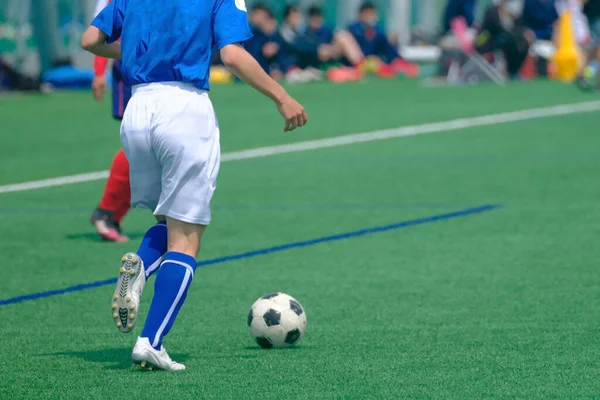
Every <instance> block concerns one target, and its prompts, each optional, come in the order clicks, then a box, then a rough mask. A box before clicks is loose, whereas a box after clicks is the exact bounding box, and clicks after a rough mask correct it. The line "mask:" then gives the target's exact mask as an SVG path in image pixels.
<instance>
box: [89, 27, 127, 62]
mask: <svg viewBox="0 0 600 400" xmlns="http://www.w3.org/2000/svg"><path fill="white" fill-rule="evenodd" d="M106 39H108V36H106V34H105V33H104V32H102V31H101V30H100V29H98V28H97V27H95V26H90V27H89V28H87V30H86V31H85V32H84V33H83V36H82V37H81V47H82V48H83V49H84V50H87V51H89V52H90V53H92V54H95V55H97V56H100V57H106V58H114V59H117V60H120V59H121V43H119V42H114V43H110V44H109V43H106Z"/></svg>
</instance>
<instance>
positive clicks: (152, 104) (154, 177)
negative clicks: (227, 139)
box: [121, 82, 221, 225]
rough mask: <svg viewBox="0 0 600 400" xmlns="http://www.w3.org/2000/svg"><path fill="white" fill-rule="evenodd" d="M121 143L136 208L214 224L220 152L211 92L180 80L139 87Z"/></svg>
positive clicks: (125, 122) (135, 88) (194, 221)
mask: <svg viewBox="0 0 600 400" xmlns="http://www.w3.org/2000/svg"><path fill="white" fill-rule="evenodd" d="M121 143H122V144H123V150H125V155H126V156H127V159H128V160H129V171H130V180H131V205H132V206H133V207H141V208H148V209H151V210H153V211H154V215H164V216H168V217H171V218H173V219H176V220H179V221H184V222H188V223H192V224H200V225H208V224H209V222H210V201H211V199H212V196H213V194H214V192H215V188H216V180H217V175H218V173H219V163H220V152H221V149H220V144H219V127H218V123H217V119H216V116H215V112H214V109H213V106H212V103H211V101H210V99H209V97H208V93H207V92H205V91H202V90H199V89H196V88H195V87H194V86H192V85H189V84H184V83H179V82H162V83H150V84H145V85H136V86H134V87H133V96H132V97H131V100H130V101H129V104H128V105H127V109H126V111H125V115H124V116H123V123H122V125H121Z"/></svg>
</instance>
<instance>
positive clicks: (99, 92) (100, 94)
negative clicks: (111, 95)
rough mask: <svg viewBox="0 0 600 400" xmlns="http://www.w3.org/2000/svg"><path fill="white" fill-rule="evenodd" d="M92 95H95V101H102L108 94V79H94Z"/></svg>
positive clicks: (100, 77)
mask: <svg viewBox="0 0 600 400" xmlns="http://www.w3.org/2000/svg"><path fill="white" fill-rule="evenodd" d="M92 93H93V94H94V99H96V100H97V101H102V99H103V98H104V94H105V93H106V77H104V76H96V77H95V78H94V80H93V81H92Z"/></svg>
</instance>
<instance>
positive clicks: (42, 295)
mask: <svg viewBox="0 0 600 400" xmlns="http://www.w3.org/2000/svg"><path fill="white" fill-rule="evenodd" d="M500 207H501V205H498V204H486V205H482V206H477V207H471V208H466V209H463V210H459V211H453V212H449V213H445V214H438V215H433V216H429V217H423V218H418V219H412V220H408V221H403V222H398V223H395V224H390V225H383V226H376V227H372V228H366V229H360V230H357V231H352V232H346V233H340V234H337V235H331V236H324V237H320V238H317V239H310V240H303V241H299V242H292V243H287V244H283V245H279V246H274V247H268V248H265V249H260V250H253V251H248V252H245V253H240V254H234V255H230V256H225V257H218V258H213V259H210V260H204V261H200V262H199V263H198V267H205V266H208V265H215V264H221V263H224V262H228V261H236V260H242V259H245V258H252V257H257V256H263V255H267V254H272V253H277V252H280V251H285V250H291V249H296V248H302V247H307V246H314V245H317V244H321V243H327V242H335V241H339V240H344V239H351V238H356V237H361V236H366V235H371V234H374V233H381V232H388V231H392V230H396V229H403V228H408V227H411V226H417V225H423V224H429V223H433V222H439V221H445V220H449V219H454V218H460V217H466V216H469V215H474V214H481V213H484V212H487V211H492V210H495V209H498V208H500ZM116 282H117V278H110V279H105V280H102V281H96V282H90V283H82V284H79V285H75V286H70V287H66V288H64V289H55V290H49V291H46V292H38V293H32V294H27V295H24V296H17V297H13V298H10V299H5V300H0V306H7V305H9V304H16V303H22V302H24V301H29V300H36V299H42V298H45V297H52V296H57V295H60V294H65V293H71V292H79V291H82V290H87V289H93V288H97V287H100V286H105V285H111V284H115V283H116Z"/></svg>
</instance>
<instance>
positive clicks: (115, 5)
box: [92, 0, 125, 43]
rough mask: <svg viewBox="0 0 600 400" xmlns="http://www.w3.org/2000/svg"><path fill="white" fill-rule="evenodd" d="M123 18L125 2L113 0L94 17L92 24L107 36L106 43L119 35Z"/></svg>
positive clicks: (114, 40)
mask: <svg viewBox="0 0 600 400" xmlns="http://www.w3.org/2000/svg"><path fill="white" fill-rule="evenodd" d="M124 19H125V2H124V1H123V0H113V1H111V2H110V3H109V4H108V6H106V7H105V8H104V9H103V10H102V11H100V14H98V15H97V16H96V18H94V20H93V21H92V25H93V26H95V27H96V28H98V29H100V30H101V31H102V32H104V33H105V34H106V36H108V39H107V40H106V42H107V43H113V42H116V41H117V40H119V38H120V37H121V31H122V29H123V20H124Z"/></svg>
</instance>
